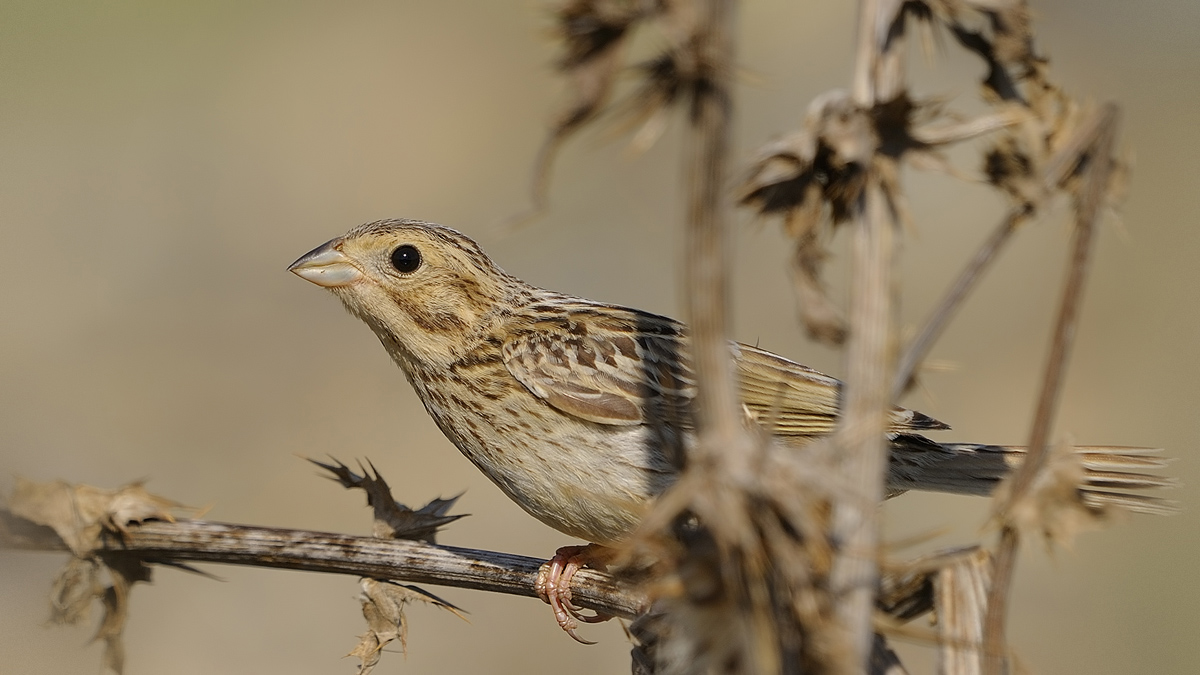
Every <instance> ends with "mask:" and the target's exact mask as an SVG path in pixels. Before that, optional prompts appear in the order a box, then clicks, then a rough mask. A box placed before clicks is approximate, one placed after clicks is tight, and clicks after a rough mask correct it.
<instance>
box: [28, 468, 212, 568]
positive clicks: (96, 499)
mask: <svg viewBox="0 0 1200 675" xmlns="http://www.w3.org/2000/svg"><path fill="white" fill-rule="evenodd" d="M8 508H9V510H10V511H12V513H13V514H14V515H17V516H20V517H21V518H24V519H26V520H29V521H31V522H33V523H36V524H38V525H45V526H47V527H50V528H53V529H54V531H55V532H56V533H57V534H58V536H59V537H61V538H62V540H63V541H64V542H65V543H66V544H67V546H68V547H69V548H70V549H71V551H72V552H73V553H74V554H75V555H77V556H80V557H84V556H87V555H89V554H90V553H91V552H92V551H94V550H95V549H96V547H97V545H98V543H99V540H100V533H101V532H102V531H104V530H108V531H110V532H113V533H118V534H125V533H126V529H125V528H126V527H127V526H129V525H132V524H136V523H142V522H145V521H147V520H165V521H168V522H174V520H175V518H174V516H172V515H171V513H170V510H171V509H187V510H193V511H194V509H189V507H185V506H183V505H181V504H179V503H177V502H174V501H172V500H170V499H167V498H165V497H159V496H157V495H153V494H150V493H149V492H147V491H146V489H145V487H143V484H142V483H141V482H137V483H131V484H129V485H126V486H125V487H122V488H120V489H118V490H103V489H101V488H97V487H92V486H91V485H73V484H71V483H66V482H64V481H55V482H53V483H34V482H33V481H29V480H25V479H24V478H21V477H19V476H18V477H17V485H16V488H15V489H14V490H13V493H12V496H11V497H10V498H9V502H8Z"/></svg>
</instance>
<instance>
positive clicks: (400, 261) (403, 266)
mask: <svg viewBox="0 0 1200 675" xmlns="http://www.w3.org/2000/svg"><path fill="white" fill-rule="evenodd" d="M420 266H421V252H420V251H418V250H417V247H416V246H411V245H409V244H405V245H403V246H397V247H396V250H395V251H392V267H395V268H396V271H397V272H400V273H402V274H409V273H410V272H415V271H417V268H418V267H420Z"/></svg>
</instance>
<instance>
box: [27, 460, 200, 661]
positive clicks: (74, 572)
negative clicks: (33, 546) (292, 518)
mask: <svg viewBox="0 0 1200 675" xmlns="http://www.w3.org/2000/svg"><path fill="white" fill-rule="evenodd" d="M8 508H9V510H10V511H11V512H12V514H13V515H15V516H17V517H19V518H23V519H25V520H27V521H29V522H32V523H35V524H37V525H41V526H45V527H49V528H51V529H53V530H54V532H55V533H56V534H57V535H58V536H59V538H61V539H62V540H63V542H64V543H65V544H66V545H67V547H68V548H70V549H71V552H72V553H73V554H74V556H73V557H72V558H71V560H69V561H68V562H67V565H66V567H64V568H63V570H62V572H60V573H59V575H58V577H57V578H56V579H55V580H54V585H53V587H52V591H51V604H50V607H51V611H50V621H51V622H52V623H55V624H75V623H78V622H80V621H82V620H85V619H86V618H87V617H88V614H89V612H90V609H91V604H92V601H93V600H99V601H100V603H101V606H103V607H104V617H103V619H102V620H101V621H100V626H99V628H98V629H97V630H96V635H95V636H94V637H93V638H92V640H93V641H96V640H100V641H103V642H104V657H103V664H104V667H105V668H107V669H109V670H111V671H112V672H115V673H120V672H121V671H122V669H123V668H124V663H125V649H124V645H123V643H122V641H121V635H122V632H123V631H124V628H125V620H126V618H127V617H128V615H129V593H130V591H131V589H132V587H133V584H135V583H137V582H139V581H149V580H150V567H149V566H148V565H146V564H145V563H144V562H142V561H140V560H136V559H132V558H120V557H114V556H106V557H104V558H100V557H98V556H96V554H95V551H96V549H97V548H98V547H99V544H100V537H101V535H102V533H103V532H106V531H107V532H110V533H113V534H117V535H121V536H124V535H126V534H128V530H127V528H128V527H129V526H130V525H134V524H137V523H143V522H145V521H147V520H165V521H168V522H174V520H175V518H174V517H173V516H172V515H171V513H170V510H172V509H187V507H184V506H182V505H180V504H179V503H177V502H174V501H172V500H170V499H166V498H165V497H159V496H157V495H153V494H150V493H149V492H147V491H146V489H145V487H143V485H142V483H140V482H138V483H131V484H129V485H126V486H125V487H122V488H120V489H118V490H103V489H100V488H97V487H92V486H90V485H72V484H70V483H66V482H63V481H55V482H53V483H34V482H32V481H28V480H25V479H23V478H20V477H18V478H17V485H16V488H15V489H14V490H13V494H12V496H11V497H10V498H9V502H8ZM188 510H191V511H194V509H188ZM106 572H107V575H108V579H109V582H110V583H108V584H107V585H106V584H105V583H104V581H103V578H104V576H105V573H106Z"/></svg>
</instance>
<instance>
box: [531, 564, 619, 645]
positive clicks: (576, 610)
mask: <svg viewBox="0 0 1200 675" xmlns="http://www.w3.org/2000/svg"><path fill="white" fill-rule="evenodd" d="M588 550H589V548H588V547H587V546H564V547H562V548H560V549H558V551H556V552H555V553H554V557H553V558H551V559H550V560H549V561H548V562H547V563H546V564H544V565H542V566H541V568H539V569H538V575H537V581H536V582H534V589H535V590H536V591H537V594H538V597H539V598H541V599H542V600H544V601H545V602H546V604H548V605H550V608H551V609H552V610H554V618H555V620H556V621H558V626H559V628H562V629H563V630H564V631H566V633H567V635H570V636H571V637H572V638H573V639H574V640H575V641H576V642H579V643H580V644H585V645H594V644H596V643H595V642H592V641H591V640H585V639H583V638H581V637H579V635H577V634H576V633H575V630H576V629H577V628H579V622H581V621H582V622H583V623H600V622H602V621H608V620H609V619H611V618H612V617H611V616H609V615H607V614H601V613H600V612H596V613H595V614H584V613H583V612H584V611H585V610H584V609H583V608H582V607H579V606H578V605H576V604H575V603H574V602H571V577H573V576H575V573H576V572H578V571H579V568H581V567H583V566H584V564H585V562H586V560H585V559H586V555H585V554H586V552H587V551H588Z"/></svg>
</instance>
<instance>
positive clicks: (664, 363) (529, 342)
mask: <svg viewBox="0 0 1200 675" xmlns="http://www.w3.org/2000/svg"><path fill="white" fill-rule="evenodd" d="M685 340H686V335H685V333H684V329H683V327H682V325H681V324H679V323H677V322H676V321H674V320H672V319H668V318H666V317H661V316H657V315H654V314H646V313H642V312H635V311H633V310H623V309H620V308H613V307H603V308H592V307H590V306H587V305H582V306H580V307H578V308H575V309H572V310H570V311H562V312H559V313H556V314H550V313H546V312H542V313H540V314H539V315H538V317H537V318H536V320H534V321H531V322H530V323H529V324H527V325H526V326H524V327H523V329H521V330H517V331H514V332H513V333H512V334H511V335H510V337H509V338H508V340H506V341H505V343H504V346H503V347H502V349H501V354H502V355H503V358H504V365H505V367H506V368H508V372H510V373H512V376H513V377H515V378H516V379H517V380H518V381H519V382H520V383H521V384H523V385H525V387H526V388H527V389H529V390H530V391H531V392H533V393H534V394H535V395H536V396H538V397H540V398H541V399H543V400H545V401H546V402H547V403H549V404H550V405H552V406H554V407H555V408H558V409H559V410H561V411H563V412H566V413H569V414H571V415H574V416H576V417H580V418H583V419H585V420H589V421H592V422H597V423H600V424H617V425H633V424H644V423H648V422H651V421H654V420H657V421H658V422H660V423H671V424H675V425H679V426H690V419H689V417H690V412H689V410H690V408H689V406H690V403H691V399H692V398H693V397H694V396H695V380H694V379H693V377H692V373H691V369H690V367H689V365H688V363H687V359H686V356H684V354H683V353H682V350H681V345H682V344H683V343H684V342H685Z"/></svg>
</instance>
